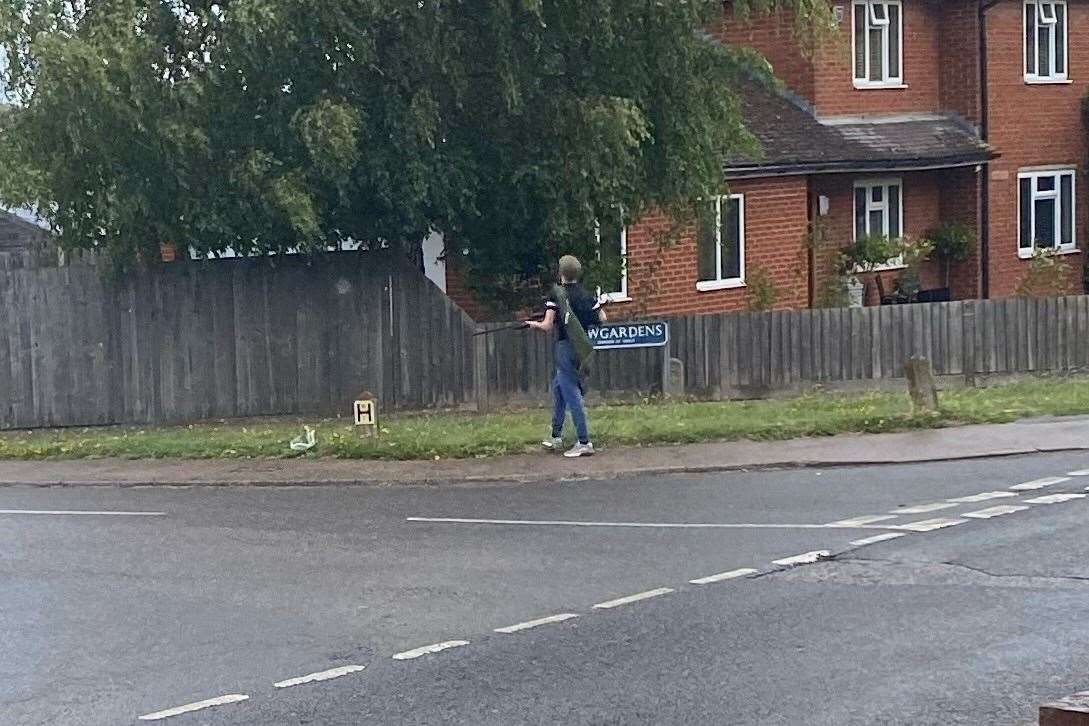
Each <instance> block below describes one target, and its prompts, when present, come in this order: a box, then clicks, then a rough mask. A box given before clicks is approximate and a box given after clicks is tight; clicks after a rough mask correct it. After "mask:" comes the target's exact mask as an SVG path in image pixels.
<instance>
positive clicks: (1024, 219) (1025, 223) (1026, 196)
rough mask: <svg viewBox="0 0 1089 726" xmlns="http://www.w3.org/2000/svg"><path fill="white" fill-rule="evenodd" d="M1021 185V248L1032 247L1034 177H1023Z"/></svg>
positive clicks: (1019, 241) (1019, 239) (1019, 243)
mask: <svg viewBox="0 0 1089 726" xmlns="http://www.w3.org/2000/svg"><path fill="white" fill-rule="evenodd" d="M1020 187H1021V194H1020V197H1021V199H1020V201H1021V204H1020V216H1021V224H1020V236H1019V237H1018V246H1019V247H1021V249H1030V248H1031V247H1032V179H1022V180H1021V184H1020Z"/></svg>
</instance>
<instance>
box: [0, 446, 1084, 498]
mask: <svg viewBox="0 0 1089 726" xmlns="http://www.w3.org/2000/svg"><path fill="white" fill-rule="evenodd" d="M1072 451H1089V442H1087V443H1086V444H1085V445H1083V446H1055V447H1046V446H1045V447H1024V448H1003V449H994V450H991V451H985V452H978V453H971V454H952V455H948V456H940V455H939V456H934V455H930V456H915V457H912V456H902V457H887V458H883V459H879V458H871V459H843V460H839V459H827V460H816V459H812V460H809V459H807V460H784V461H780V462H760V463H748V464H746V463H740V464H705V465H695V466H694V465H685V464H677V465H671V466H654V467H629V468H626V469H620V468H617V469H612V470H601V471H593V472H588V473H585V474H582V473H573V472H570V471H537V472H534V473H531V474H514V473H509V474H508V473H501V474H480V475H473V474H468V475H450V476H431V475H425V476H405V477H389V476H386V477H374V478H349V477H345V478H324V479H315V478H306V477H299V478H297V479H276V478H261V479H255V478H214V479H199V478H196V479H154V480H150V481H137V480H133V481H109V480H102V479H73V478H61V479H39V480H20V479H0V487H35V488H47V487H115V488H135V487H175V488H184V487H270V488H276V487H280V488H286V487H331V486H342V487H343V486H353V487H354V486H370V487H394V486H459V485H460V486H472V485H478V484H540V483H553V484H554V483H564V482H579V481H614V480H618V479H629V478H635V477H643V476H664V475H676V474H716V473H729V472H739V471H741V472H747V471H774V470H783V469H799V470H800V469H816V468H821V469H829V468H837V467H847V466H894V465H900V464H926V463H931V462H942V461H971V460H975V459H990V458H999V457H1007V456H1024V455H1029V454H1043V453H1062V452H1072ZM133 463H134V465H135V464H136V463H137V462H133Z"/></svg>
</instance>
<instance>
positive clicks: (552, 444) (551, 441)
mask: <svg viewBox="0 0 1089 726" xmlns="http://www.w3.org/2000/svg"><path fill="white" fill-rule="evenodd" d="M541 446H543V447H545V448H546V449H548V450H549V451H559V450H560V449H562V448H563V439H561V438H560V437H559V436H550V437H549V438H547V439H545V440H544V441H542V442H541Z"/></svg>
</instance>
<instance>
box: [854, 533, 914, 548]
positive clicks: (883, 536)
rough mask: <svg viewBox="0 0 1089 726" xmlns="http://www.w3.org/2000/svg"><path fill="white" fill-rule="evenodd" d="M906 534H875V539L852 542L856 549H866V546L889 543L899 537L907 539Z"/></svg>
mask: <svg viewBox="0 0 1089 726" xmlns="http://www.w3.org/2000/svg"><path fill="white" fill-rule="evenodd" d="M906 536H907V534H906V533H905V532H885V533H884V534H875V535H874V536H873V537H866V538H865V539H856V540H854V541H853V542H851V544H852V545H854V546H855V547H865V546H866V545H872V544H877V543H878V542H887V541H888V540H890V539H896V538H897V537H906Z"/></svg>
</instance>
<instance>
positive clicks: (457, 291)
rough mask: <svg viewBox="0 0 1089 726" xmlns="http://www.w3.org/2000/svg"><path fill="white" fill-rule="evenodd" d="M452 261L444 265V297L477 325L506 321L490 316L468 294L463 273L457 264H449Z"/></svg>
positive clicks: (502, 317)
mask: <svg viewBox="0 0 1089 726" xmlns="http://www.w3.org/2000/svg"><path fill="white" fill-rule="evenodd" d="M451 262H452V260H449V259H448V260H447V263H446V295H447V297H449V298H450V299H451V300H453V301H454V302H455V303H457V306H458V307H459V308H461V309H462V310H464V311H465V314H466V315H468V316H469V317H470V318H472V319H473V320H475V321H476V322H478V323H483V322H488V321H491V320H506V319H508V318H509V317H510V316H509V315H507V316H502V315H501V316H495V315H493V314H491V312H490V311H488V310H487V309H486V308H485V307H484V306H483V305H481V304H480V302H479V301H478V300H477V299H476V298H475V297H473V295H472V293H470V292H469V288H468V286H467V285H466V283H465V273H464V271H463V270H462V269H461V268H460V267H458V266H457V264H451Z"/></svg>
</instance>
